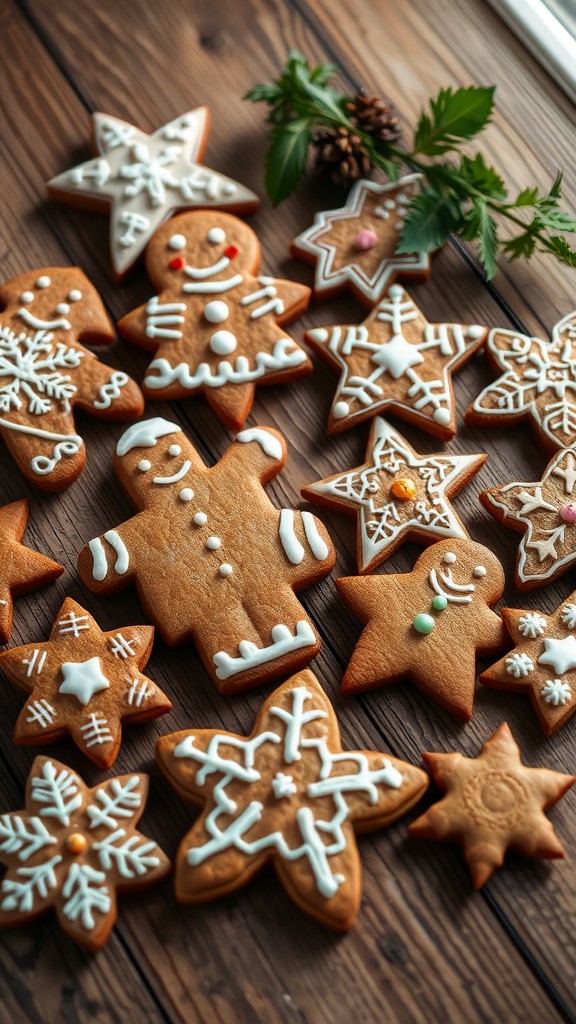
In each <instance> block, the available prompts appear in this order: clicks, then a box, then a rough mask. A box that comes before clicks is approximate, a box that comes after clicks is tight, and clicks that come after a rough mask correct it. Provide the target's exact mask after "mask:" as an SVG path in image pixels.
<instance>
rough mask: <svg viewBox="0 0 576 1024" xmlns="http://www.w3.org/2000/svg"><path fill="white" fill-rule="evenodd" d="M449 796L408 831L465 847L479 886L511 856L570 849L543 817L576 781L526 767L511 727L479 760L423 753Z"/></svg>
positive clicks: (496, 736)
mask: <svg viewBox="0 0 576 1024" xmlns="http://www.w3.org/2000/svg"><path fill="white" fill-rule="evenodd" d="M423 757H424V762H425V764H426V765H427V767H428V768H430V770H431V772H432V776H433V778H434V782H435V783H436V785H437V786H438V787H439V789H440V790H441V791H442V792H443V793H446V796H445V797H444V798H443V799H442V800H440V801H439V803H436V804H433V805H432V807H431V808H430V809H429V810H428V811H426V812H425V813H424V814H423V815H422V816H421V817H420V818H418V819H417V820H416V821H414V822H412V824H411V825H410V826H409V832H410V834H411V835H415V836H422V838H423V839H435V840H437V841H438V842H455V843H461V845H462V846H463V848H464V857H465V858H466V862H467V864H468V867H469V868H470V873H471V875H472V880H473V882H474V888H475V889H480V888H481V887H482V886H483V885H485V883H486V882H487V881H488V879H489V878H490V876H491V874H492V872H493V871H494V870H495V869H496V868H499V867H501V865H502V864H503V863H504V856H505V854H506V850H508V849H513V850H516V851H517V852H518V853H523V854H524V855H525V856H526V857H543V858H546V859H556V858H559V857H563V856H564V850H563V848H562V845H561V843H560V840H559V839H558V837H557V835H556V833H555V832H554V829H553V827H552V825H551V823H550V822H549V821H548V819H547V818H546V816H545V813H544V812H545V811H547V810H548V809H549V808H550V807H552V806H553V805H554V804H555V803H556V802H557V801H558V800H560V798H561V797H562V796H564V794H565V793H566V792H567V791H568V790H569V789H570V787H571V786H572V785H573V784H574V782H576V777H575V776H573V775H562V774H561V773H560V772H555V771H551V770H550V769H548V768H526V767H525V766H524V765H523V764H522V761H521V758H520V750H519V749H518V745H517V743H516V742H515V740H514V737H513V735H512V733H511V732H510V729H509V727H508V725H507V724H506V722H504V723H503V724H502V725H501V726H500V728H499V729H497V730H496V732H495V733H494V735H493V736H491V737H490V739H489V740H488V741H487V742H486V743H485V744H484V746H483V747H482V750H481V751H480V754H479V755H478V757H474V758H469V757H464V756H463V755H462V754H424V755H423Z"/></svg>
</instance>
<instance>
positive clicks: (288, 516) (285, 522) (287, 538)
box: [278, 508, 304, 565]
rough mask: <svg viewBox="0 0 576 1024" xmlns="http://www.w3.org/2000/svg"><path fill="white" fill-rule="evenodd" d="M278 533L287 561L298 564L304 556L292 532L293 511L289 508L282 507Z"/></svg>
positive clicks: (302, 549)
mask: <svg viewBox="0 0 576 1024" xmlns="http://www.w3.org/2000/svg"><path fill="white" fill-rule="evenodd" d="M278 534H279V536H280V543H281V544H282V547H283V548H284V551H285V552H286V557H287V558H288V561H290V562H292V565H300V562H301V561H302V559H303V558H304V548H303V547H302V545H301V543H300V541H299V540H298V538H297V536H296V534H295V533H294V512H293V511H292V509H291V508H283V509H282V511H281V513H280V525H279V527H278Z"/></svg>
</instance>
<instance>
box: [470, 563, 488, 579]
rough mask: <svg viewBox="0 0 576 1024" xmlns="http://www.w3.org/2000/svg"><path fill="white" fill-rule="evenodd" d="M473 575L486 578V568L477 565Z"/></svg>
mask: <svg viewBox="0 0 576 1024" xmlns="http://www.w3.org/2000/svg"><path fill="white" fill-rule="evenodd" d="M472 575H473V576H476V577H479V576H485V575H486V568H485V566H483V565H477V566H476V568H475V569H474V572H473V573H472Z"/></svg>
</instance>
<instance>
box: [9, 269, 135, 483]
mask: <svg viewBox="0 0 576 1024" xmlns="http://www.w3.org/2000/svg"><path fill="white" fill-rule="evenodd" d="M0 307H1V308H2V310H3V312H2V313H0V435H1V436H2V437H3V439H4V441H5V442H6V445H7V447H8V449H9V451H10V453H11V455H12V456H13V457H14V459H15V460H16V462H17V463H18V466H19V467H20V469H21V470H22V472H23V473H24V476H25V477H26V478H27V479H28V480H29V481H30V482H31V483H33V484H35V485H36V486H37V487H41V488H43V489H44V490H46V491H59V490H62V489H63V488H64V487H68V485H69V484H71V483H72V481H73V480H75V479H76V477H77V476H78V474H79V473H80V471H81V469H82V467H83V465H84V463H85V461H86V452H85V449H84V442H83V441H82V438H81V437H79V436H78V435H77V434H76V433H75V429H74V414H73V406H76V407H77V408H78V409H80V410H81V411H82V412H88V413H90V415H92V416H98V417H99V418H100V419H111V420H131V419H135V418H136V417H137V416H140V415H141V414H142V410H143V408H144V400H143V398H142V393H141V391H140V389H139V387H138V386H137V385H136V384H135V383H134V381H133V380H132V379H131V378H130V377H129V376H128V374H127V373H124V372H123V371H121V370H113V369H112V367H110V366H105V365H104V364H103V363H101V362H100V361H99V360H98V359H97V357H96V356H95V355H94V353H93V352H90V351H89V350H88V349H87V348H84V346H83V345H81V344H80V342H81V341H83V342H87V343H88V344H90V345H103V344H105V343H107V342H110V341H112V339H113V337H114V330H113V327H112V324H111V323H110V320H109V319H108V316H107V315H106V311H105V309H104V306H103V305H102V300H101V299H100V296H99V295H98V292H97V291H96V289H95V288H94V286H93V285H92V284H90V282H89V280H88V278H87V277H86V276H85V275H84V274H83V273H82V271H81V270H79V269H78V268H77V267H47V268H44V269H42V270H31V271H29V272H28V273H26V274H20V276H19V277H14V278H12V280H11V281H8V282H7V283H6V284H4V285H2V287H1V288H0Z"/></svg>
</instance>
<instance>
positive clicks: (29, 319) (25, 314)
mask: <svg viewBox="0 0 576 1024" xmlns="http://www.w3.org/2000/svg"><path fill="white" fill-rule="evenodd" d="M16 315H17V316H19V317H20V319H21V320H23V321H24V323H26V324H29V326H30V327H35V328H36V329H37V330H39V331H41V330H45V331H57V330H60V329H61V330H63V331H69V330H70V326H71V325H70V323H69V322H68V320H65V319H64V318H63V317H62V319H60V320H41V319H40V318H39V317H37V316H34V314H33V313H30V311H29V310H28V309H24V308H22V309H19V310H18V313H17V314H16Z"/></svg>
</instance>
